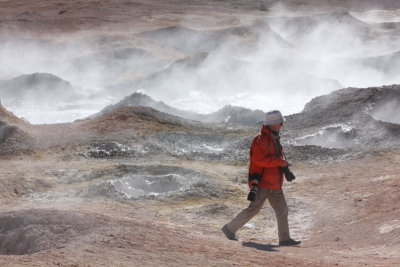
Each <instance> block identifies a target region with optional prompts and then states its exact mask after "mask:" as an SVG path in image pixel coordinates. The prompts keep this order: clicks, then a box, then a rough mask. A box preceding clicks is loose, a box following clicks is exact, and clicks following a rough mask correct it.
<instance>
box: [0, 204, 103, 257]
mask: <svg viewBox="0 0 400 267" xmlns="http://www.w3.org/2000/svg"><path fill="white" fill-rule="evenodd" d="M99 223H100V218H94V217H93V216H90V215H86V214H79V213H76V212H70V211H58V210H44V209H32V210H19V211H15V212H6V213H1V214H0V229H1V232H0V254H2V255H22V254H32V253H35V252H39V251H43V250H47V249H53V248H56V247H62V246H63V245H64V244H66V243H69V242H71V241H72V240H73V239H74V238H75V237H77V236H83V235H87V234H89V233H90V232H91V229H92V228H93V227H94V226H95V225H96V224H99Z"/></svg>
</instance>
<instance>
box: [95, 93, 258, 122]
mask: <svg viewBox="0 0 400 267" xmlns="http://www.w3.org/2000/svg"><path fill="white" fill-rule="evenodd" d="M128 106H146V107H151V108H154V109H156V110H158V111H161V112H165V113H168V114H171V115H175V116H179V117H182V118H186V119H190V120H197V121H202V122H224V123H238V124H254V123H257V122H260V121H263V120H264V117H265V113H264V112H263V111H261V110H251V109H247V108H243V107H235V106H230V105H228V106H225V107H223V108H222V109H220V110H218V111H216V112H213V113H211V114H198V113H195V112H192V111H187V110H181V109H177V108H174V107H171V106H168V105H167V104H165V103H164V102H162V101H155V100H154V99H152V98H151V97H149V96H147V95H145V94H142V93H133V94H132V95H130V96H128V97H125V98H124V99H123V100H121V101H120V102H119V103H117V104H115V105H111V106H108V107H106V108H104V109H103V110H102V111H101V112H99V113H98V114H94V115H92V116H90V117H91V118H93V117H98V116H101V115H104V114H107V113H110V112H113V111H114V110H117V109H119V108H121V107H128Z"/></svg>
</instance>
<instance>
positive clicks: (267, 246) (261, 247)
mask: <svg viewBox="0 0 400 267" xmlns="http://www.w3.org/2000/svg"><path fill="white" fill-rule="evenodd" d="M242 246H244V247H249V248H255V249H258V250H262V251H268V252H278V251H279V250H276V249H275V248H279V246H278V245H270V244H260V243H255V242H242Z"/></svg>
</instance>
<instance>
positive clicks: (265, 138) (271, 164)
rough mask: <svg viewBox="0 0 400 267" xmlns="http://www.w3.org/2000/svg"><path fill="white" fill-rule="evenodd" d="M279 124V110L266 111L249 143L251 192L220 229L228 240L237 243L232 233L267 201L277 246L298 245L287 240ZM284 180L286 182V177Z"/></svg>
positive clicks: (288, 237) (284, 163)
mask: <svg viewBox="0 0 400 267" xmlns="http://www.w3.org/2000/svg"><path fill="white" fill-rule="evenodd" d="M283 122H284V118H283V116H282V114H281V112H280V111H278V110H274V111H270V112H267V114H266V120H265V123H264V124H263V125H262V128H261V131H260V132H259V133H258V134H257V135H256V136H255V137H254V139H253V142H252V143H251V146H250V164H249V182H248V184H249V187H250V189H251V190H250V193H249V197H248V199H249V200H251V202H250V204H249V206H248V207H247V208H245V209H243V210H242V211H241V212H240V213H239V214H238V215H237V216H236V217H235V218H234V219H232V220H231V221H230V222H229V223H227V224H225V225H224V226H223V227H222V228H221V230H222V232H223V233H224V234H225V236H226V237H227V238H228V239H230V240H236V241H237V240H238V238H237V236H236V232H237V231H238V230H239V229H240V228H241V227H242V226H243V225H245V224H246V223H247V222H248V221H250V219H251V218H253V217H254V216H255V215H256V214H258V213H259V211H260V210H261V208H262V206H263V205H264V202H265V201H266V200H267V199H268V201H269V203H270V205H271V206H272V208H273V210H274V212H275V215H276V220H277V223H278V236H279V245H280V246H295V245H299V244H300V243H301V242H300V241H296V240H294V239H292V238H291V237H290V233H289V224H288V206H287V204H286V200H285V195H284V193H283V191H282V184H283V171H282V167H287V166H288V162H287V161H286V160H284V159H283V149H282V146H281V144H280V141H279V138H280V136H279V133H280V129H281V127H282V126H283ZM286 178H287V180H289V179H288V177H286ZM291 179H294V177H292V178H291ZM291 179H290V180H291Z"/></svg>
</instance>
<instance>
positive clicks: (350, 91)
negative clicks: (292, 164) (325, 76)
mask: <svg viewBox="0 0 400 267" xmlns="http://www.w3.org/2000/svg"><path fill="white" fill-rule="evenodd" d="M399 101H400V86H398V85H393V86H384V87H371V88H364V89H359V88H347V89H341V90H337V91H334V92H332V93H331V94H329V95H325V96H320V97H317V98H314V99H313V100H311V101H310V102H309V103H308V104H306V106H305V108H304V110H303V111H302V112H301V113H299V114H295V115H291V116H288V117H287V121H286V123H285V125H287V128H288V129H287V130H288V133H287V135H288V136H290V137H289V139H290V138H293V139H294V140H295V142H298V143H301V144H309V145H319V146H325V147H331V148H354V149H367V148H368V149H378V150H380V149H393V148H394V147H397V146H398V145H399V143H398V134H399V132H400V131H399V128H400V127H396V126H395V125H393V124H395V123H396V122H397V119H396V117H395V116H394V117H392V116H393V115H395V114H397V113H396V112H397V103H399ZM375 117H379V118H380V119H379V120H377V119H376V118H375ZM388 118H393V119H394V120H392V121H387V122H385V121H380V120H385V119H387V120H388Z"/></svg>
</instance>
